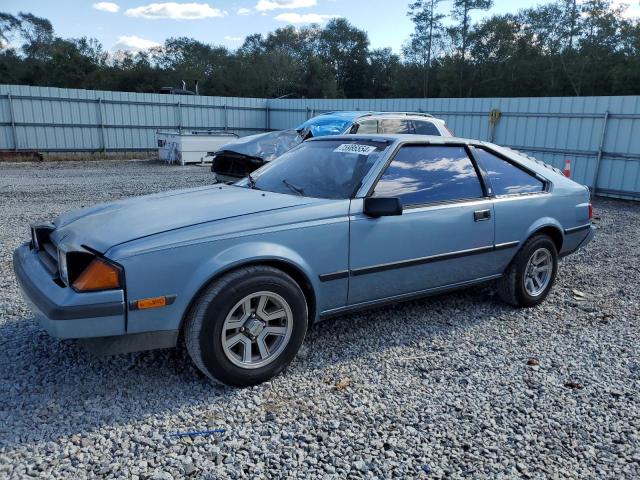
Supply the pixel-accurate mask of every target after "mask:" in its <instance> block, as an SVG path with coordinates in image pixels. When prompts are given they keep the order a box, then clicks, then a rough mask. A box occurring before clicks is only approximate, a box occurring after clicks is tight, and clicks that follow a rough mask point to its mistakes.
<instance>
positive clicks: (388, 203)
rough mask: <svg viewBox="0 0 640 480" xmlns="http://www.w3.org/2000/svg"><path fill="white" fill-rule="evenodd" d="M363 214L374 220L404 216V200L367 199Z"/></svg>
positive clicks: (389, 198) (394, 198)
mask: <svg viewBox="0 0 640 480" xmlns="http://www.w3.org/2000/svg"><path fill="white" fill-rule="evenodd" d="M363 212H364V214H365V215H368V216H370V217H374V218H377V217H390V216H393V215H402V200H400V199H399V198H396V197H388V198H384V197H367V198H365V199H364V206H363Z"/></svg>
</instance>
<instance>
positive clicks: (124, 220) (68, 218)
mask: <svg viewBox="0 0 640 480" xmlns="http://www.w3.org/2000/svg"><path fill="white" fill-rule="evenodd" d="M262 194H263V192H261V191H259V190H252V189H247V188H242V187H229V186H224V187H221V186H218V185H216V186H212V187H198V188H190V189H184V190H175V191H171V192H165V193H159V194H155V195H146V196H142V197H134V198H130V199H127V200H121V201H117V202H112V203H105V204H102V205H96V206H93V207H89V208H83V209H81V210H77V211H74V212H70V213H66V214H63V215H60V216H59V217H57V218H56V219H55V220H54V221H53V223H54V225H55V230H54V231H53V233H52V235H51V238H52V240H53V241H54V243H56V244H57V245H59V244H61V243H66V244H71V245H87V246H89V247H90V248H93V249H95V250H98V251H100V252H102V253H104V252H106V251H107V250H108V249H109V248H111V247H113V246H115V245H119V244H122V243H126V242H130V241H133V240H137V239H139V238H142V237H148V236H150V235H155V234H158V233H163V232H167V231H170V230H176V229H178V228H184V227H189V226H192V225H198V224H203V223H207V222H213V221H217V220H224V219H227V218H233V217H239V216H242V215H252V214H259V213H262V212H267V211H271V210H278V209H281V208H288V207H294V206H298V205H302V204H305V203H308V202H309V199H305V198H303V197H295V196H292V195H281V194H271V195H267V196H262Z"/></svg>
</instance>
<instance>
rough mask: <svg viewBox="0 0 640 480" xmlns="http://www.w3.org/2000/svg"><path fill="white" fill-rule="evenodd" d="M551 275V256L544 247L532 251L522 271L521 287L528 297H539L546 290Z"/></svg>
mask: <svg viewBox="0 0 640 480" xmlns="http://www.w3.org/2000/svg"><path fill="white" fill-rule="evenodd" d="M552 273H553V256H552V255H551V252H550V251H549V249H547V248H545V247H541V248H538V249H537V250H536V251H534V252H533V253H532V254H531V256H530V257H529V260H528V261H527V266H526V267H525V269H524V277H523V284H524V285H523V286H524V289H525V291H526V292H527V294H528V295H530V296H532V297H539V296H540V295H542V293H543V292H544V291H545V290H546V289H547V287H548V286H549V283H550V282H551V274H552Z"/></svg>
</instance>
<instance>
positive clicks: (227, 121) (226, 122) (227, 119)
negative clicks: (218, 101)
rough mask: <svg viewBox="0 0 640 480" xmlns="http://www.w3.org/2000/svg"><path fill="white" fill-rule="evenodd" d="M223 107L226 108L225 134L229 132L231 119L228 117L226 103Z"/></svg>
mask: <svg viewBox="0 0 640 480" xmlns="http://www.w3.org/2000/svg"><path fill="white" fill-rule="evenodd" d="M223 107H224V131H225V133H227V132H228V131H229V117H228V111H227V104H226V103H225V104H224V105H223Z"/></svg>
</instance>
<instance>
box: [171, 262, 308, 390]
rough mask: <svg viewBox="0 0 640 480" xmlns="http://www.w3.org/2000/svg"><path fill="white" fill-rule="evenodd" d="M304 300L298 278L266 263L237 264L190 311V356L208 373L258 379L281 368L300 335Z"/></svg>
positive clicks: (222, 378) (240, 383)
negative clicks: (249, 265)
mask: <svg viewBox="0 0 640 480" xmlns="http://www.w3.org/2000/svg"><path fill="white" fill-rule="evenodd" d="M307 324H308V313H307V303H306V299H305V296H304V294H303V292H302V290H301V289H300V287H299V286H298V284H297V283H296V282H295V281H294V280H293V279H292V278H291V277H290V276H289V275H287V274H286V273H284V272H282V271H281V270H278V269H276V268H272V267H267V266H252V267H244V268H240V269H238V270H236V271H234V272H231V273H229V274H227V275H225V276H224V277H222V278H220V279H219V280H216V281H215V282H213V283H212V284H211V285H209V286H208V287H206V288H205V290H204V291H203V292H202V293H201V294H200V296H199V297H198V299H197V300H196V302H195V304H194V306H193V307H192V308H191V311H190V312H189V314H188V316H187V319H186V324H185V329H184V337H185V343H186V346H187V351H188V352H189V356H190V357H191V359H192V360H193V362H194V363H195V364H196V366H197V367H198V368H199V369H200V370H201V371H202V372H203V373H204V374H205V375H207V376H208V377H209V378H211V379H212V380H214V381H217V382H221V383H224V384H226V385H231V386H236V387H247V386H251V385H257V384H259V383H262V382H264V381H266V380H269V379H270V378H272V377H274V376H276V375H278V374H279V373H280V372H282V371H283V370H284V369H285V368H286V367H287V365H289V363H290V362H291V360H293V358H294V357H295V355H296V353H297V352H298V350H299V349H300V346H301V345H302V342H303V340H304V337H305V334H306V331H307Z"/></svg>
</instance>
